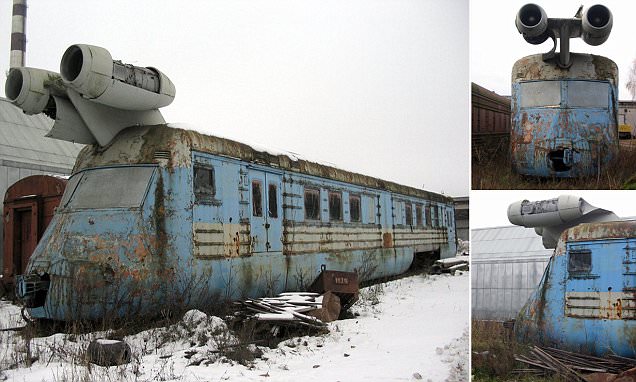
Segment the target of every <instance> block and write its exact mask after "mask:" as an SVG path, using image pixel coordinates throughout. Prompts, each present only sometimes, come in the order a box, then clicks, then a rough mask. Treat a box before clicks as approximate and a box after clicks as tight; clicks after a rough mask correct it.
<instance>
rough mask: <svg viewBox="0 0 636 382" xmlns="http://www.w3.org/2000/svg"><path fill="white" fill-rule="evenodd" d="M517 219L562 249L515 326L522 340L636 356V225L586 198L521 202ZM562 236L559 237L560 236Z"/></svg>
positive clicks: (514, 210)
mask: <svg viewBox="0 0 636 382" xmlns="http://www.w3.org/2000/svg"><path fill="white" fill-rule="evenodd" d="M508 217H509V219H510V222H511V223H513V224H517V225H523V226H526V227H535V230H536V231H537V233H539V234H541V235H542V237H543V242H544V246H545V247H546V248H555V249H554V253H553V255H552V257H551V258H550V261H549V262H548V265H547V267H546V269H545V272H544V274H543V277H542V279H541V281H540V283H539V285H538V287H537V289H536V290H535V291H534V292H533V294H532V295H531V296H530V298H529V299H528V302H527V303H526V305H525V306H524V307H523V308H522V309H521V311H520V313H519V315H518V317H517V320H516V322H515V332H516V334H517V337H518V339H519V340H521V341H523V342H531V343H534V344H541V345H545V346H550V347H557V348H560V349H565V350H571V351H579V352H584V353H591V354H595V355H599V356H603V355H606V354H617V355H620V356H623V357H630V358H632V357H634V356H635V355H636V353H635V349H636V320H635V319H636V221H634V220H619V218H618V217H617V216H616V215H614V214H613V213H612V212H610V211H606V210H602V209H599V208H595V207H592V206H590V205H589V204H587V203H585V202H584V201H583V200H582V199H579V198H575V197H570V196H561V197H559V198H558V199H552V200H546V201H539V202H529V201H524V202H520V203H515V204H513V205H511V206H510V208H509V210H508ZM557 232H558V233H559V234H557Z"/></svg>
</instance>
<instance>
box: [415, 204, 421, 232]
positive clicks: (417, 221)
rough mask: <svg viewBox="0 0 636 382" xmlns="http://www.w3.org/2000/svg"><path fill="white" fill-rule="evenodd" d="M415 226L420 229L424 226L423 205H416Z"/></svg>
mask: <svg viewBox="0 0 636 382" xmlns="http://www.w3.org/2000/svg"><path fill="white" fill-rule="evenodd" d="M415 224H416V225H417V226H418V227H421V226H422V205H421V204H416V205H415Z"/></svg>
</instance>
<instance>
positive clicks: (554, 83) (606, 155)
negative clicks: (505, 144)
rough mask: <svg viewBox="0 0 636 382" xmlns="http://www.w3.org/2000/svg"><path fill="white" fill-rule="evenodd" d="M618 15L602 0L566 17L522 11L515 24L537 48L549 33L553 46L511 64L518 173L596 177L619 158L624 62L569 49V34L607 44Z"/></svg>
mask: <svg viewBox="0 0 636 382" xmlns="http://www.w3.org/2000/svg"><path fill="white" fill-rule="evenodd" d="M612 20H613V18H612V13H611V12H610V10H609V9H607V8H606V7H605V6H603V5H593V6H591V7H589V8H586V9H583V8H582V7H581V9H579V11H578V12H577V14H576V15H575V16H574V17H573V18H566V19H563V18H548V17H547V15H546V12H545V11H544V10H543V8H541V7H540V6H538V5H536V4H526V5H524V6H523V7H521V9H520V10H519V13H518V14H517V18H516V20H515V24H516V26H517V30H518V31H519V33H521V34H522V35H523V38H524V39H525V40H526V41H527V42H528V43H530V44H535V45H536V44H541V43H543V42H544V41H546V40H547V39H549V38H551V39H552V41H553V43H554V47H553V48H552V50H551V51H550V52H547V53H544V54H536V55H532V56H527V57H524V58H522V59H520V60H518V61H517V62H516V63H515V64H514V66H513V68H512V81H511V82H512V93H511V108H512V130H511V135H510V153H511V162H512V167H513V170H514V171H516V172H517V173H519V174H522V175H529V176H537V177H557V178H571V177H583V176H591V175H597V174H598V173H599V172H600V171H601V169H604V168H605V167H606V166H607V165H608V164H609V163H611V162H612V161H613V160H614V159H615V158H616V156H617V154H618V124H617V118H618V87H617V86H618V67H617V66H616V64H615V63H614V62H613V61H612V60H610V59H608V58H605V57H601V56H595V55H591V54H579V53H570V38H578V37H580V38H582V39H583V40H584V41H585V42H586V43H587V44H590V45H600V44H602V43H604V42H605V41H606V40H607V38H608V37H609V34H610V32H611V30H612V24H613V21H612ZM557 39H558V40H559V41H560V44H559V49H560V51H559V52H556V48H557Z"/></svg>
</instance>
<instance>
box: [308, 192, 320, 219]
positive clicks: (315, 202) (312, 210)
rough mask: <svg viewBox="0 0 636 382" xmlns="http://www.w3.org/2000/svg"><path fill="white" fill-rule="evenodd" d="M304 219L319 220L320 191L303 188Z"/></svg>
mask: <svg viewBox="0 0 636 382" xmlns="http://www.w3.org/2000/svg"><path fill="white" fill-rule="evenodd" d="M305 219H311V220H319V219H320V191H319V190H315V189H312V188H305Z"/></svg>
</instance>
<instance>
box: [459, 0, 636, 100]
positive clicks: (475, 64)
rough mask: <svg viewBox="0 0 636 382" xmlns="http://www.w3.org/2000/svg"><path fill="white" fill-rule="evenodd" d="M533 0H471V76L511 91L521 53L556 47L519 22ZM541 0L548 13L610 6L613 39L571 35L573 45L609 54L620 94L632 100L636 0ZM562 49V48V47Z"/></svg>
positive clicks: (563, 14) (571, 13)
mask: <svg viewBox="0 0 636 382" xmlns="http://www.w3.org/2000/svg"><path fill="white" fill-rule="evenodd" d="M529 2H533V1H529V0H497V1H486V0H471V1H470V60H471V62H470V74H471V81H473V82H475V83H477V84H479V85H481V86H483V87H485V88H487V89H490V90H492V91H495V92H496V93H498V94H501V95H510V72H511V70H512V65H513V64H514V63H515V61H517V60H518V59H520V58H521V57H524V56H528V55H531V54H536V53H546V52H548V51H549V50H550V49H552V40H551V39H548V41H546V42H544V43H543V44H541V45H531V44H528V43H527V42H526V41H525V40H524V39H523V37H522V36H521V34H519V32H518V31H517V28H516V27H515V17H516V15H517V12H518V11H519V9H520V8H521V7H522V6H523V5H524V4H526V3H529ZM535 3H537V4H539V5H540V6H541V7H542V8H543V9H544V10H545V11H546V13H547V15H548V17H555V18H568V17H573V16H574V14H575V13H576V11H577V10H578V9H579V6H580V5H584V6H585V7H589V6H592V5H594V4H599V3H600V4H603V5H605V6H606V7H608V8H609V9H610V11H611V12H612V15H613V18H614V26H613V28H612V33H611V34H610V36H609V39H608V40H607V41H606V42H605V43H604V44H602V45H599V46H591V45H587V44H586V43H585V42H583V40H582V39H580V38H576V39H570V51H571V52H579V53H591V54H597V55H601V56H606V57H608V58H610V59H612V60H613V61H614V62H616V64H617V65H618V70H619V80H620V87H619V90H618V92H619V99H621V100H629V99H631V95H630V94H629V92H628V91H627V88H626V87H625V83H626V82H627V78H628V71H629V69H630V68H631V65H632V61H633V60H634V59H635V58H636V44H634V29H633V26H634V15H636V2H634V1H624V0H603V1H581V0H575V1H572V0H562V1H542V2H535ZM557 51H558V49H557Z"/></svg>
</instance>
